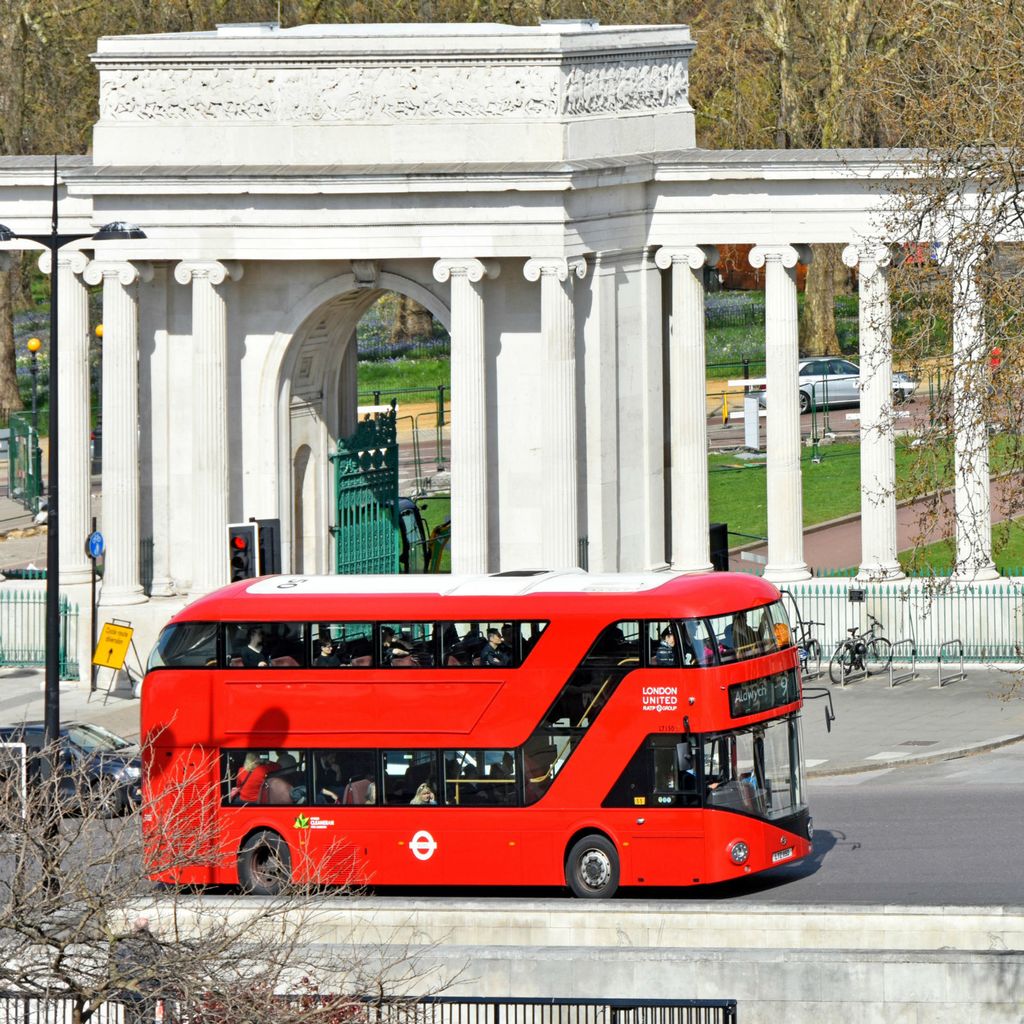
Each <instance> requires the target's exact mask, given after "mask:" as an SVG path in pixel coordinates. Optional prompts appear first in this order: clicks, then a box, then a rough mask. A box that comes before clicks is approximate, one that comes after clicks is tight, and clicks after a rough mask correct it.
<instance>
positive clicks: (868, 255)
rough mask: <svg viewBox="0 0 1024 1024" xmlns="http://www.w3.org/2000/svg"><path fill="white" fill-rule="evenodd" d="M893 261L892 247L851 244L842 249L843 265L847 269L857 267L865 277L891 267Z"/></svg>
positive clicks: (868, 243) (872, 244) (865, 243)
mask: <svg viewBox="0 0 1024 1024" xmlns="http://www.w3.org/2000/svg"><path fill="white" fill-rule="evenodd" d="M893 261H894V257H893V251H892V247H891V246H889V245H882V244H880V243H877V242H851V243H850V244H849V245H848V246H846V248H845V249H843V263H845V264H846V266H848V267H859V268H860V272H861V274H863V275H865V276H866V277H870V276H871V275H872V274H874V273H875V271H877V270H880V269H883V268H885V267H890V266H892V264H893Z"/></svg>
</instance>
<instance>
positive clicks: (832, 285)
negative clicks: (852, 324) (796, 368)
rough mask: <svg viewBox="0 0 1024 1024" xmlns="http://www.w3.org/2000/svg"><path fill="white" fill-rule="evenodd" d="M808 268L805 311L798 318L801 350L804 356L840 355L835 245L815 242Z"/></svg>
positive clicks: (837, 248) (837, 252)
mask: <svg viewBox="0 0 1024 1024" xmlns="http://www.w3.org/2000/svg"><path fill="white" fill-rule="evenodd" d="M811 250H812V252H813V253H814V259H812V260H811V265H810V266H809V267H808V268H807V287H806V291H805V293H804V314H803V316H802V317H801V318H800V351H801V352H802V354H803V355H805V356H837V355H839V338H838V337H837V335H836V314H835V299H836V276H835V270H836V263H838V262H839V258H840V257H839V246H838V245H814V246H812V247H811Z"/></svg>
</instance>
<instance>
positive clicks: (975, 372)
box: [949, 252, 999, 580]
mask: <svg viewBox="0 0 1024 1024" xmlns="http://www.w3.org/2000/svg"><path fill="white" fill-rule="evenodd" d="M949 268H950V273H951V274H952V277H953V282H952V283H953V467H954V473H955V475H956V487H955V490H954V515H955V517H956V563H955V566H956V568H955V572H954V576H955V577H956V578H957V579H962V580H992V579H997V578H998V576H999V573H998V571H997V570H996V567H995V563H994V562H993V561H992V498H991V493H990V478H989V451H988V424H987V422H986V420H985V396H986V394H987V391H988V387H989V377H988V359H987V352H986V342H985V310H984V305H983V302H982V298H981V293H980V291H979V289H978V277H977V275H978V274H979V273H980V272H981V270H982V255H981V253H974V252H971V253H968V254H967V255H966V256H963V255H962V254H960V253H954V254H952V256H951V258H950V259H949Z"/></svg>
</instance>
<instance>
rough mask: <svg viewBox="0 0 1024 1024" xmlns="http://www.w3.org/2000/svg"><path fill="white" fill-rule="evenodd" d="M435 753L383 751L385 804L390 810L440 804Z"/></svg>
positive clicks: (423, 751) (431, 751) (382, 770)
mask: <svg viewBox="0 0 1024 1024" xmlns="http://www.w3.org/2000/svg"><path fill="white" fill-rule="evenodd" d="M436 761H437V759H436V754H435V752H434V751H433V750H385V751H382V752H381V780H382V781H383V783H384V797H383V803H385V804H387V805H388V806H390V807H397V806H401V805H403V804H404V805H409V804H417V805H431V804H436V803H437V791H438V790H437V763H436Z"/></svg>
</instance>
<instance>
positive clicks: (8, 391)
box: [0, 269, 24, 412]
mask: <svg viewBox="0 0 1024 1024" xmlns="http://www.w3.org/2000/svg"><path fill="white" fill-rule="evenodd" d="M20 278H21V275H20V274H19V273H18V271H17V270H16V269H15V270H12V271H10V272H9V273H6V274H5V273H0V410H3V411H4V412H17V411H18V410H19V409H23V408H24V405H23V404H22V401H21V395H20V394H19V393H18V367H17V362H16V357H15V352H14V297H15V295H16V294H17V292H18V291H19V290H20Z"/></svg>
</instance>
